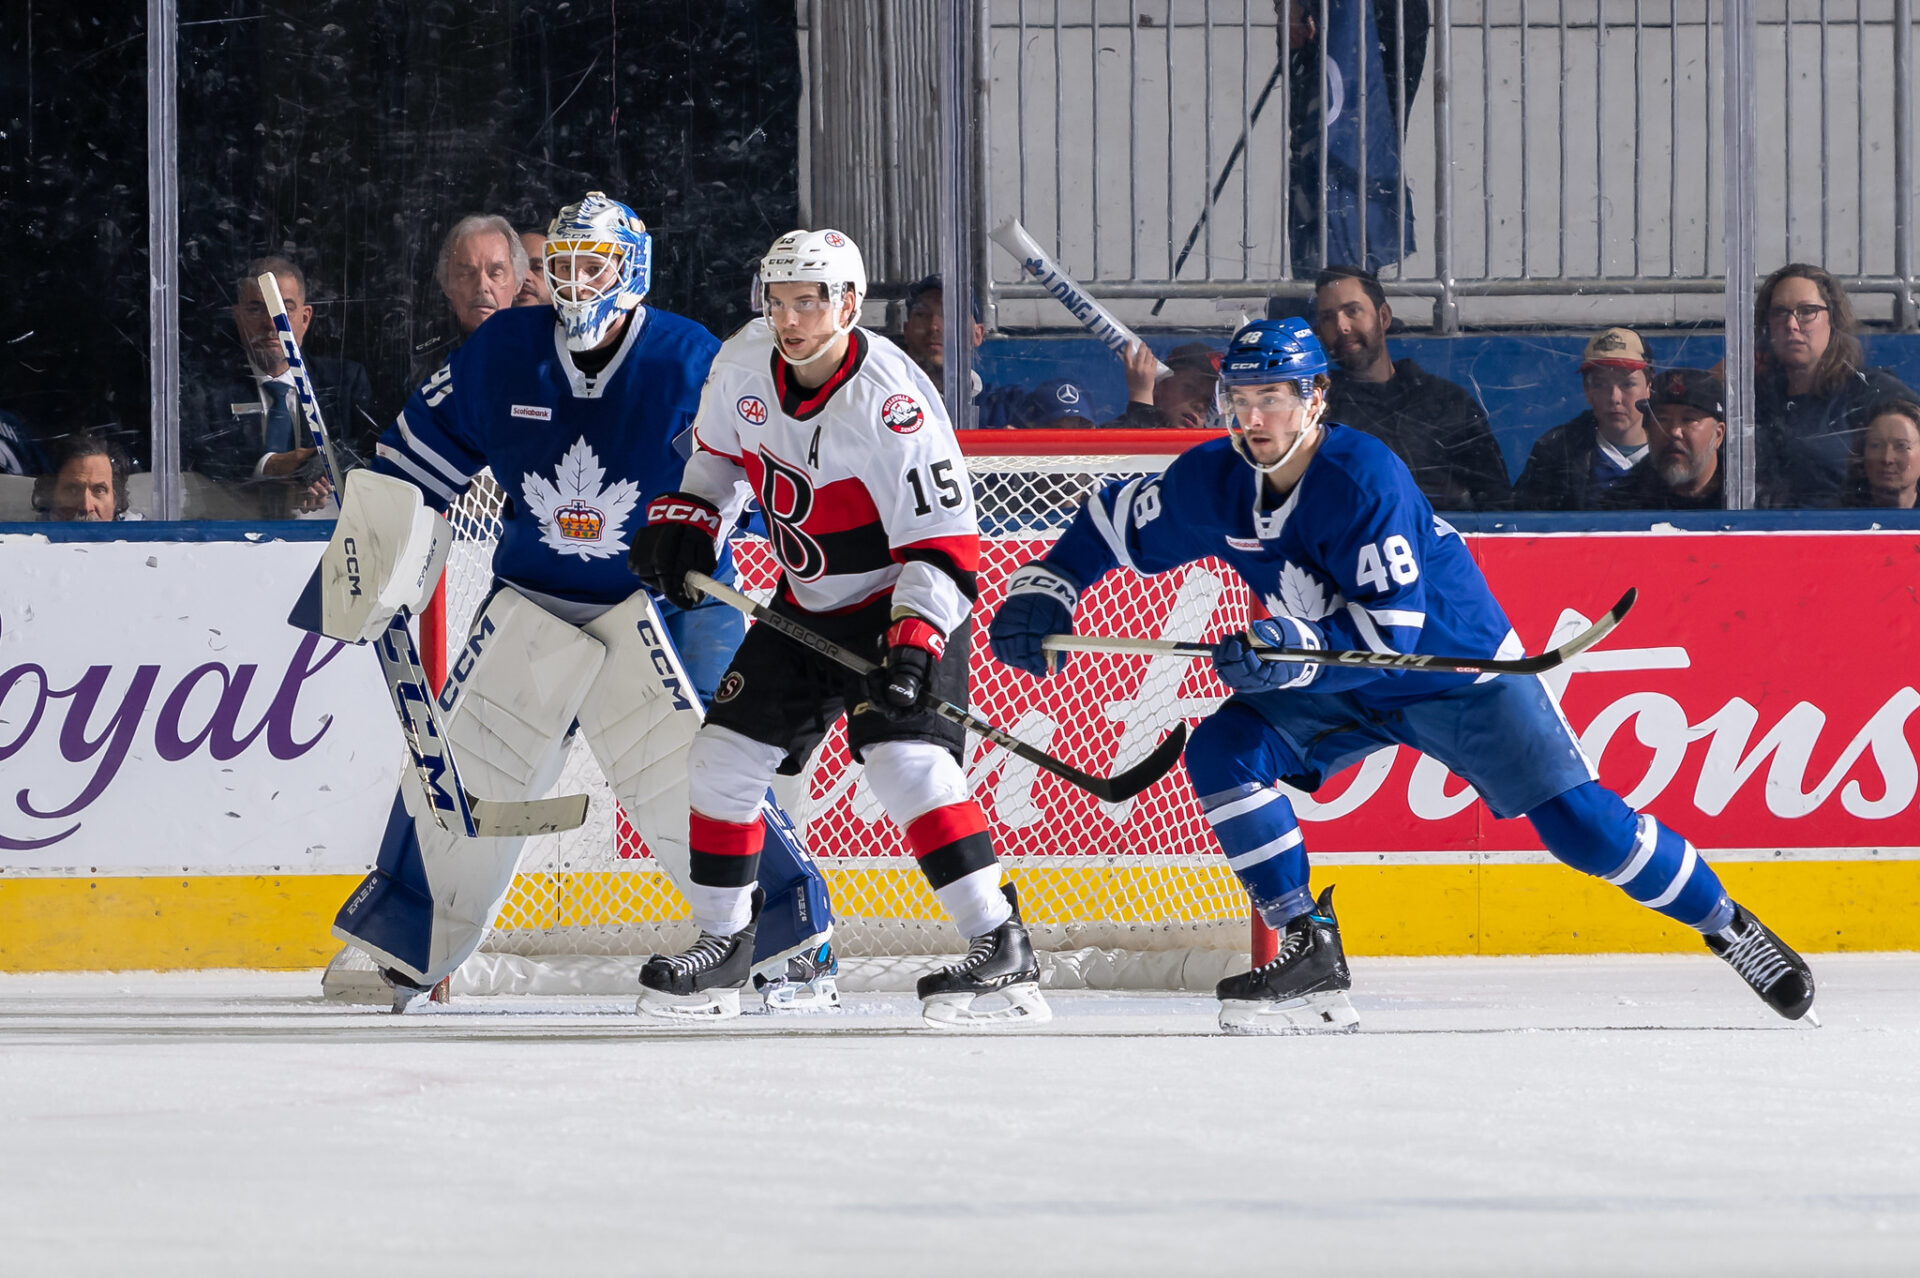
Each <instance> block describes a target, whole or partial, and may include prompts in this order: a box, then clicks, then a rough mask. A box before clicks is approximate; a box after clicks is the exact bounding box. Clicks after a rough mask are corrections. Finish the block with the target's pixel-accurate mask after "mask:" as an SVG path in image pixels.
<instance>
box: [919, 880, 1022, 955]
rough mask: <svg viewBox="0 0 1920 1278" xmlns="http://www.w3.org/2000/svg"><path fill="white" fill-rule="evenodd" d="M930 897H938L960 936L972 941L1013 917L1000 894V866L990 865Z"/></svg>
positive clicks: (938, 889) (1011, 910) (940, 889)
mask: <svg viewBox="0 0 1920 1278" xmlns="http://www.w3.org/2000/svg"><path fill="white" fill-rule="evenodd" d="M933 894H934V895H935V896H936V897H938V898H940V904H941V906H943V907H944V908H945V909H946V911H947V914H948V916H949V917H951V918H952V919H953V922H954V926H956V927H958V928H959V929H960V935H962V936H964V937H966V938H967V939H968V940H972V939H973V938H974V937H976V936H981V935H984V934H985V933H987V932H991V931H993V929H995V928H996V927H999V926H1000V925H1001V924H1002V923H1005V922H1006V921H1007V920H1008V919H1009V918H1011V917H1012V916H1013V907H1012V906H1011V905H1008V904H1007V898H1006V897H1004V896H1002V895H1001V894H1000V867H999V865H998V864H994V865H989V866H986V867H984V868H982V869H978V870H975V871H974V872H973V873H972V874H968V875H963V876H962V877H960V878H957V879H955V880H954V881H953V882H951V883H949V884H947V885H946V886H945V887H943V888H935V889H934V892H933Z"/></svg>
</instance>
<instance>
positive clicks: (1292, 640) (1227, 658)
mask: <svg viewBox="0 0 1920 1278" xmlns="http://www.w3.org/2000/svg"><path fill="white" fill-rule="evenodd" d="M1326 646H1327V645H1326V641H1325V639H1323V638H1322V637H1321V634H1320V627H1318V626H1316V625H1314V624H1313V623H1312V622H1311V621H1302V620H1300V619H1299V618H1298V617H1287V616H1279V617H1269V618H1266V619H1264V620H1261V621H1256V622H1254V623H1253V624H1252V625H1251V626H1249V627H1247V630H1246V632H1245V633H1243V634H1230V635H1227V636H1226V637H1225V638H1223V639H1221V640H1220V642H1218V643H1216V644H1214V645H1213V670H1214V673H1215V674H1217V675H1219V676H1220V682H1221V683H1224V684H1226V685H1227V686H1228V687H1229V688H1231V689H1233V690H1234V691H1235V692H1278V691H1279V690H1281V689H1282V688H1304V687H1306V686H1307V685H1308V684H1310V683H1312V682H1313V681H1314V679H1315V677H1317V676H1318V675H1319V673H1320V667H1319V666H1317V665H1313V664H1310V663H1308V662H1304V661H1272V660H1267V659H1265V658H1263V657H1262V656H1261V655H1260V651H1261V649H1263V648H1308V649H1319V648H1325V647H1326Z"/></svg>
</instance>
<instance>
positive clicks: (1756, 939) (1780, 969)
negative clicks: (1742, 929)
mask: <svg viewBox="0 0 1920 1278" xmlns="http://www.w3.org/2000/svg"><path fill="white" fill-rule="evenodd" d="M1720 957H1721V958H1724V959H1725V960H1726V961H1727V962H1728V963H1730V964H1732V965H1733V970H1734V971H1736V972H1738V973H1740V979H1741V980H1743V981H1745V982H1746V983H1747V984H1749V985H1751V986H1753V988H1754V989H1756V990H1759V991H1761V992H1762V993H1765V992H1766V991H1767V990H1770V989H1772V988H1773V986H1774V982H1776V981H1778V980H1779V979H1780V978H1781V977H1783V976H1785V975H1786V974H1787V973H1788V972H1790V971H1792V970H1793V964H1791V963H1789V962H1788V961H1787V959H1786V956H1785V955H1783V954H1781V952H1780V948H1779V947H1778V946H1777V945H1775V944H1774V942H1773V938H1771V937H1769V936H1768V935H1767V934H1766V931H1765V930H1764V929H1763V928H1761V926H1760V925H1759V924H1758V923H1752V922H1749V923H1748V925H1747V931H1746V935H1744V936H1742V937H1741V938H1740V939H1739V940H1737V941H1735V942H1734V943H1733V944H1732V945H1729V946H1728V947H1727V949H1726V951H1725V952H1724V953H1723V954H1721V956H1720Z"/></svg>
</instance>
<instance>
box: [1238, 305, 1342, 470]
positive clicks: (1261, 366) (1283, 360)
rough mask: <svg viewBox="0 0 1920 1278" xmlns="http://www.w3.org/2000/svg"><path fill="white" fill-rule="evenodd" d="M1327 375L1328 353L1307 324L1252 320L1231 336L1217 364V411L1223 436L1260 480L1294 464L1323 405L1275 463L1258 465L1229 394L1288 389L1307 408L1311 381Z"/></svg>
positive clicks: (1286, 320) (1312, 382) (1313, 386)
mask: <svg viewBox="0 0 1920 1278" xmlns="http://www.w3.org/2000/svg"><path fill="white" fill-rule="evenodd" d="M1326 373H1327V352H1326V351H1325V349H1324V348H1322V347H1321V345H1320V339H1319V338H1317V337H1315V336H1314V335H1313V328H1312V326H1310V325H1309V324H1308V323H1307V321H1305V320H1303V319H1300V318H1298V317H1295V318H1292V319H1283V320H1255V321H1253V323H1251V324H1248V325H1247V326H1245V327H1244V328H1242V329H1241V330H1240V331H1239V332H1237V333H1235V334H1234V335H1233V340H1232V341H1231V342H1229V343H1228V344H1227V353H1226V355H1225V356H1223V357H1222V358H1221V360H1220V395H1219V400H1218V402H1219V408H1220V412H1221V413H1222V414H1223V415H1224V416H1225V417H1226V419H1227V433H1228V435H1229V436H1230V437H1231V438H1232V440H1233V446H1234V449H1235V450H1236V451H1237V452H1238V453H1239V454H1240V456H1241V457H1242V458H1244V459H1245V460H1246V463H1247V464H1248V465H1249V466H1252V467H1253V468H1254V469H1255V470H1257V471H1259V472H1260V473H1261V474H1263V475H1270V474H1272V473H1273V472H1274V471H1276V470H1279V469H1280V468H1281V467H1282V466H1284V465H1286V464H1287V463H1288V462H1290V461H1292V460H1293V455H1294V454H1295V453H1296V452H1298V451H1299V449H1300V445H1302V444H1303V443H1305V442H1306V441H1307V440H1308V439H1309V438H1311V437H1312V435H1313V428H1314V426H1315V425H1317V424H1318V423H1319V420H1320V414H1321V413H1322V412H1324V411H1325V405H1324V403H1323V404H1322V406H1321V408H1319V409H1317V410H1316V409H1312V408H1309V410H1308V412H1309V416H1308V417H1307V420H1306V422H1305V423H1304V424H1303V425H1302V426H1301V427H1300V433H1299V434H1297V435H1295V436H1294V437H1293V443H1292V444H1291V445H1290V446H1288V448H1287V451H1286V452H1284V453H1282V454H1281V455H1280V458H1279V460H1278V461H1275V462H1272V463H1270V464H1267V465H1262V464H1261V463H1260V462H1258V461H1256V460H1254V456H1253V453H1252V451H1251V450H1249V449H1248V447H1247V442H1246V428H1245V426H1243V425H1242V424H1241V421H1240V415H1239V414H1238V413H1236V412H1234V411H1233V403H1232V399H1231V392H1232V389H1233V388H1234V387H1236V386H1274V385H1279V384H1283V383H1284V384H1289V385H1291V386H1292V387H1293V388H1294V389H1295V390H1296V391H1297V392H1298V393H1299V395H1300V399H1301V401H1302V402H1303V403H1308V404H1311V402H1312V400H1313V392H1314V390H1315V389H1316V387H1315V384H1314V379H1315V378H1317V377H1324V376H1325V375H1326Z"/></svg>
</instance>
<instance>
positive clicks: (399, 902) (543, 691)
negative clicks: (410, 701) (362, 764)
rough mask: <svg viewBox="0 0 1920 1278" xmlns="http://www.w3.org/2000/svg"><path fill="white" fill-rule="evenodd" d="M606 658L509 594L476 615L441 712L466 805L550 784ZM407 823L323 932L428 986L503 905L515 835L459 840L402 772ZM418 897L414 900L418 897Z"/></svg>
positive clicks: (516, 851)
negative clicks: (468, 795)
mask: <svg viewBox="0 0 1920 1278" xmlns="http://www.w3.org/2000/svg"><path fill="white" fill-rule="evenodd" d="M605 656H606V650H605V649H604V648H603V647H602V646H601V644H600V643H599V642H598V641H597V640H595V639H593V638H591V637H590V636H588V635H585V634H582V633H581V632H580V631H579V630H578V629H576V628H575V627H573V626H570V625H568V624H567V623H566V622H564V621H561V620H560V619H559V618H557V617H555V616H553V615H552V614H551V613H549V612H547V611H546V610H545V609H543V608H541V607H540V606H539V605H537V604H535V603H533V602H531V601H530V600H528V599H526V598H525V597H523V596H521V595H520V594H518V593H516V592H515V591H513V590H511V589H502V590H500V591H498V592H496V593H495V595H494V596H493V598H492V599H490V600H488V602H487V605H486V607H485V608H483V609H482V610H481V613H480V616H479V617H478V618H476V619H475V622H474V626H473V629H472V631H471V632H470V633H469V635H468V640H467V647H466V650H465V652H463V653H462V655H461V657H460V659H459V660H458V661H457V662H456V663H455V665H454V670H453V672H452V673H451V674H450V676H449V678H448V682H447V686H446V688H444V689H443V690H442V692H441V697H440V704H441V705H442V706H443V707H445V708H447V710H448V711H449V713H448V715H447V719H446V732H447V740H448V742H449V744H450V745H451V746H452V749H453V751H454V754H455V756H456V757H457V758H458V759H459V761H460V768H461V775H462V779H463V780H464V781H465V782H466V785H467V788H468V789H469V790H471V791H472V792H473V793H474V795H475V796H476V797H479V798H483V799H495V800H505V801H521V800H526V799H533V798H537V797H539V796H540V795H541V794H543V793H545V792H546V791H547V790H548V789H549V788H551V787H552V785H553V783H554V781H555V780H557V779H558V777H559V775H560V767H561V764H562V763H563V762H564V758H565V750H564V746H565V743H566V737H567V732H568V730H569V729H570V728H571V727H572V725H573V722H574V719H575V717H576V716H577V715H578V714H579V713H580V708H581V702H582V700H583V699H584V698H585V697H586V695H587V690H588V689H589V688H590V687H591V686H592V685H593V680H594V676H595V675H596V674H598V673H599V670H600V666H601V663H602V661H603V660H604V658H605ZM400 794H401V801H402V803H403V804H404V812H405V813H406V814H407V819H398V811H399V810H400V809H398V808H397V809H396V818H395V819H390V820H389V821H388V824H387V833H386V837H385V838H384V839H383V840H382V843H381V849H380V857H379V861H378V864H377V868H376V869H375V871H374V873H373V874H371V875H369V876H368V878H367V880H366V881H365V882H363V883H362V884H361V885H360V887H359V888H358V889H356V890H355V892H354V895H353V896H352V897H351V898H349V900H348V902H347V904H346V906H344V907H343V908H342V909H341V911H340V915H339V917H338V918H337V919H336V920H335V922H334V928H333V933H334V935H335V936H337V937H339V938H340V939H342V940H344V941H346V942H348V943H349V944H352V945H356V946H358V947H359V948H361V949H363V950H366V951H367V952H368V953H369V954H371V955H373V957H374V958H375V959H376V960H377V961H379V962H380V963H381V965H382V966H384V967H391V968H394V969H395V970H397V971H399V972H400V973H401V974H402V975H404V976H406V977H408V978H409V979H411V980H413V981H415V982H416V983H418V984H421V985H426V986H431V985H433V984H435V983H436V982H437V981H439V980H440V978H441V977H443V976H446V975H448V974H449V973H451V972H452V971H453V970H454V969H455V968H457V967H459V966H460V964H461V963H462V962H464V961H465V960H466V958H467V956H468V955H470V954H472V953H473V952H474V950H476V949H478V948H479V945H480V941H481V938H482V937H483V936H484V934H485V932H486V928H487V926H488V924H490V923H491V922H492V921H493V916H494V915H495V913H497V912H498V910H499V908H500V902H501V901H502V900H504V899H505V897H506V894H507V888H508V886H509V885H510V884H511V883H512V881H513V869H514V866H515V864H516V863H517V862H518V861H519V859H520V849H521V848H522V847H523V846H524V845H525V843H526V840H524V839H506V838H500V839H468V838H463V837H461V836H459V835H456V834H454V833H452V832H450V831H447V830H443V829H441V828H440V827H439V825H438V824H437V823H436V822H435V821H434V820H433V816H432V814H431V810H430V808H429V806H428V803H427V799H426V795H425V793H424V792H423V791H422V790H421V788H420V782H419V778H418V777H417V776H416V775H415V774H414V772H413V770H412V769H411V768H409V769H407V770H406V772H405V773H404V774H403V776H402V777H401V782H400ZM423 897H424V904H423V901H422V898H423Z"/></svg>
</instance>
